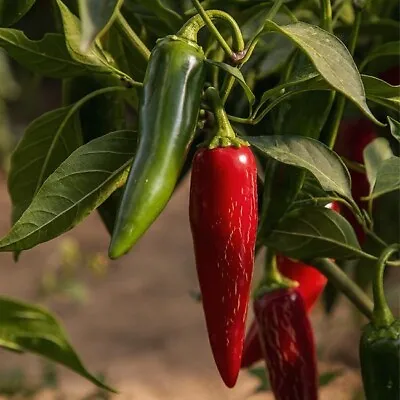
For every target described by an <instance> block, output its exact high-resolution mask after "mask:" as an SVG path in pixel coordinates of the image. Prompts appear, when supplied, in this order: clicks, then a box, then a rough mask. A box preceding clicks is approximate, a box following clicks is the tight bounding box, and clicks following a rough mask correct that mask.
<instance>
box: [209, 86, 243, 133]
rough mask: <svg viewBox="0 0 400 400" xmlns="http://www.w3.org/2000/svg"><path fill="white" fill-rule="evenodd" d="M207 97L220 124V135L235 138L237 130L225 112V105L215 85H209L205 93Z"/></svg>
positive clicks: (218, 124)
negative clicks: (233, 127)
mask: <svg viewBox="0 0 400 400" xmlns="http://www.w3.org/2000/svg"><path fill="white" fill-rule="evenodd" d="M204 96H205V98H206V99H207V100H208V101H209V102H210V103H211V107H212V109H213V112H214V115H215V120H216V122H217V126H218V133H217V135H218V136H225V137H230V138H235V137H236V135H235V132H234V131H233V129H232V126H231V124H230V122H229V120H228V116H227V115H226V113H225V110H224V105H223V104H222V101H221V99H220V97H219V94H218V90H217V89H215V88H214V87H209V88H208V89H207V90H206V92H205V94H204Z"/></svg>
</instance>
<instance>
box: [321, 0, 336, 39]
mask: <svg viewBox="0 0 400 400" xmlns="http://www.w3.org/2000/svg"><path fill="white" fill-rule="evenodd" d="M321 14H322V15H321V17H322V18H321V26H322V28H323V29H325V30H326V31H328V32H330V33H332V31H333V29H332V5H331V0H321Z"/></svg>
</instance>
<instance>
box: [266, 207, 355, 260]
mask: <svg viewBox="0 0 400 400" xmlns="http://www.w3.org/2000/svg"><path fill="white" fill-rule="evenodd" d="M264 244H265V245H266V246H269V247H272V248H274V249H276V250H277V251H279V252H281V253H283V254H285V255H287V256H289V257H293V258H296V259H303V260H304V259H310V258H315V257H329V258H334V259H341V258H352V257H357V256H359V255H361V254H363V253H362V250H361V248H360V245H359V244H358V241H357V237H356V235H355V233H354V230H353V228H352V227H351V225H350V224H349V222H347V220H346V219H345V218H344V217H342V216H341V215H340V214H338V213H337V212H336V211H332V210H330V209H328V208H325V207H315V206H307V207H303V208H300V209H297V210H294V211H292V212H290V213H289V214H287V216H286V217H285V218H284V219H283V220H282V221H281V223H280V224H279V225H278V227H277V228H276V229H274V231H273V232H272V233H271V234H270V235H269V236H268V237H266V238H264Z"/></svg>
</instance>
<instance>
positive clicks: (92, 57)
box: [56, 0, 115, 73]
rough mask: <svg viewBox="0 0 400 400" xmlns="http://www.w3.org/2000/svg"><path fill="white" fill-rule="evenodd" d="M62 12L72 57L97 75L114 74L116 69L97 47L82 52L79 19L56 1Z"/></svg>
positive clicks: (59, 0) (59, 1) (60, 2)
mask: <svg viewBox="0 0 400 400" xmlns="http://www.w3.org/2000/svg"><path fill="white" fill-rule="evenodd" d="M56 1H57V4H58V7H59V9H60V12H61V18H62V22H63V26H64V32H65V39H66V44H67V49H68V51H69V54H70V55H71V57H72V58H73V59H74V60H75V61H77V62H79V63H81V64H83V65H85V67H86V68H87V69H88V70H90V71H92V72H97V73H112V72H114V71H115V69H114V68H113V67H112V65H111V64H110V63H109V62H108V61H107V59H106V58H105V57H104V55H103V53H102V52H101V51H100V49H99V48H98V47H97V46H92V47H91V48H90V49H89V50H88V51H87V52H83V51H82V50H81V46H80V43H81V30H80V24H79V20H78V18H76V17H75V15H74V14H72V13H71V11H70V10H69V9H68V8H67V7H66V6H65V5H64V3H63V2H62V1H61V0H56Z"/></svg>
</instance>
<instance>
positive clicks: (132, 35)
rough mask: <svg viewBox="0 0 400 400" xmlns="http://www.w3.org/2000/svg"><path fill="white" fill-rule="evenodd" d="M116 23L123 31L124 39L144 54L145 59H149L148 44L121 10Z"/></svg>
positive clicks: (121, 31)
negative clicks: (131, 25)
mask: <svg viewBox="0 0 400 400" xmlns="http://www.w3.org/2000/svg"><path fill="white" fill-rule="evenodd" d="M115 24H116V27H117V28H118V30H119V32H120V33H121V35H122V37H123V38H124V40H125V41H126V42H127V43H128V44H129V45H130V46H132V47H134V48H135V49H136V50H138V52H139V53H140V54H141V55H142V57H143V58H144V60H145V61H148V60H149V58H150V50H149V49H148V48H147V47H146V45H145V44H144V43H143V42H142V40H141V39H140V37H139V36H138V35H137V34H136V32H135V31H134V30H133V29H132V28H131V27H130V25H129V24H128V21H127V20H126V19H125V18H124V17H123V15H122V14H121V12H120V11H119V12H118V14H117V17H116V18H115Z"/></svg>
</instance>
